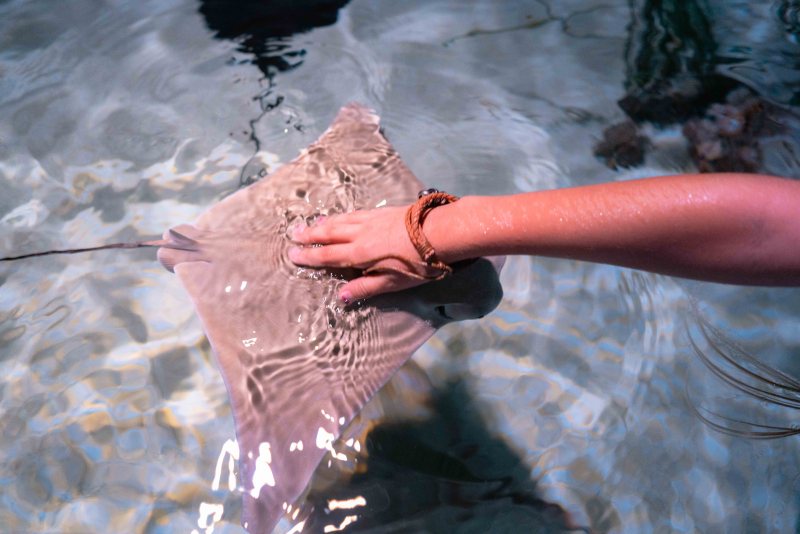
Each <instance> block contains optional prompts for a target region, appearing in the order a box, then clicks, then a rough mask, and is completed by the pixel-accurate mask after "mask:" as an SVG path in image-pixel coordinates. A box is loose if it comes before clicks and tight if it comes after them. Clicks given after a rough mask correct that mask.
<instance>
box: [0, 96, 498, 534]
mask: <svg viewBox="0 0 800 534" xmlns="http://www.w3.org/2000/svg"><path fill="white" fill-rule="evenodd" d="M421 189H423V185H422V183H420V181H419V180H417V178H416V177H415V176H414V175H413V174H412V173H411V171H410V170H409V169H408V168H407V167H406V166H405V164H404V163H403V162H402V161H401V160H400V158H399V156H398V154H397V152H396V151H395V150H394V149H393V148H392V146H391V145H390V144H389V142H388V141H387V140H386V138H385V137H384V135H383V133H382V130H381V129H380V124H379V118H378V116H377V115H376V114H375V113H374V112H372V111H371V110H369V109H367V108H365V107H363V106H360V105H357V104H350V105H348V106H346V107H344V108H342V109H341V110H340V112H339V114H338V115H337V117H336V119H335V120H334V122H333V124H332V125H331V126H330V127H329V128H328V130H326V131H325V132H324V133H323V135H322V136H321V137H320V138H319V139H318V140H317V141H316V142H314V143H313V144H312V145H310V146H309V147H308V148H306V149H305V150H303V151H302V152H301V154H300V155H299V156H298V157H297V158H296V159H295V160H293V161H292V162H290V163H288V164H286V165H284V166H282V167H280V168H279V169H277V170H276V171H275V172H274V173H272V174H271V175H270V176H268V177H266V178H264V179H263V180H261V181H259V182H257V183H255V184H252V185H250V186H248V187H246V188H244V189H241V190H239V191H237V192H236V193H234V194H232V195H230V196H228V197H227V198H225V199H223V200H222V201H220V202H218V203H217V204H215V205H214V206H212V207H211V208H210V209H208V210H207V211H206V212H204V213H203V214H202V215H200V217H199V218H198V219H197V220H196V221H195V222H194V223H193V224H184V225H180V226H177V227H175V228H172V229H169V230H167V231H166V232H165V233H164V235H163V239H162V240H157V241H146V242H140V243H117V244H112V245H103V246H101V247H92V248H89V249H71V250H60V251H48V252H46V253H34V254H27V255H23V256H17V257H16V259H19V258H23V257H30V256H36V255H42V254H47V253H71V252H76V251H86V250H94V249H99V248H136V247H142V246H157V247H160V248H159V250H158V259H159V260H160V261H161V263H162V264H163V265H164V266H165V267H166V268H167V269H169V270H170V271H173V272H174V273H175V274H176V275H177V276H178V278H179V280H180V282H181V284H182V285H183V286H184V288H185V289H186V291H187V292H188V294H189V297H190V299H191V301H192V304H193V305H194V307H195V309H196V311H197V313H198V315H199V317H200V320H201V322H202V325H203V329H204V331H205V333H206V335H207V337H208V339H209V341H210V343H211V346H212V348H213V351H214V353H215V356H216V359H217V363H218V366H219V368H220V370H221V373H222V375H223V379H224V381H225V385H226V388H227V391H228V396H229V399H230V403H231V406H232V410H233V416H234V420H235V428H236V437H237V444H238V458H239V485H240V486H239V489H240V490H241V491H242V498H243V512H242V523H243V525H244V527H245V528H246V529H247V530H249V531H250V532H258V533H263V532H271V531H272V529H273V528H274V526H275V525H276V524H277V522H278V521H279V520H280V518H281V517H282V516H283V515H284V514H285V513H286V511H287V510H291V509H292V507H291V505H292V504H294V503H295V502H296V501H297V500H298V499H299V498H300V496H301V495H302V493H303V491H304V490H305V489H306V486H307V485H308V483H309V481H310V479H311V476H312V474H313V472H314V470H315V469H316V467H317V465H318V464H319V463H320V462H321V460H322V459H323V458H324V456H325V455H326V454H330V455H331V457H332V458H334V459H335V458H338V457H340V455H341V452H339V451H336V450H335V448H334V447H335V444H336V440H337V439H338V438H339V436H340V434H341V432H342V430H343V429H344V427H345V426H347V424H348V423H349V422H350V421H351V420H352V419H353V417H354V416H355V415H356V414H357V413H358V412H359V411H360V409H361V408H362V407H363V406H364V405H365V404H366V403H367V401H369V400H370V398H371V397H372V396H373V395H375V394H376V392H377V391H378V390H379V389H380V388H381V387H382V386H383V385H384V384H385V383H386V382H387V381H388V380H389V378H391V376H392V375H393V374H394V373H395V371H397V370H398V369H399V368H400V366H402V365H403V363H405V362H406V360H408V359H409V358H410V357H411V355H412V354H413V353H414V352H415V351H416V350H417V349H418V348H419V347H420V346H421V345H422V344H423V343H424V342H425V341H426V340H427V339H428V338H429V337H430V336H431V335H432V334H433V333H434V332H435V330H436V329H437V328H439V327H441V326H442V325H444V324H446V323H449V322H452V321H454V320H461V319H469V318H478V317H482V316H483V315H485V314H486V313H488V312H490V311H491V310H492V309H494V308H495V307H496V306H497V304H498V303H499V301H500V299H501V297H502V288H501V286H500V283H499V279H498V276H499V271H500V269H501V267H502V263H503V260H502V259H501V258H488V259H487V258H479V259H477V260H474V261H471V262H465V263H463V264H460V265H458V266H456V269H455V272H454V273H453V275H451V276H449V277H447V278H445V279H443V280H440V281H436V282H431V283H428V284H424V285H422V286H418V287H416V288H413V289H410V290H406V291H402V292H398V293H391V294H386V295H383V296H380V297H376V298H373V299H370V300H369V301H366V302H361V303H357V304H356V305H351V306H343V305H342V304H341V303H339V302H338V301H337V299H336V287H337V285H338V284H341V283H342V282H341V280H343V279H347V278H349V277H352V276H354V275H357V274H358V273H355V272H349V271H339V272H327V271H321V270H314V269H305V268H299V267H297V266H295V265H293V264H292V263H291V262H290V261H289V260H288V257H287V251H288V249H289V247H290V246H291V244H292V243H291V239H290V237H289V234H290V233H291V229H292V228H293V226H294V225H296V224H309V223H313V221H314V220H315V218H316V217H318V216H321V215H329V214H331V213H337V212H345V211H350V210H353V209H366V208H374V207H380V206H384V205H405V204H409V203H411V202H413V201H414V200H415V199H416V196H417V192H418V191H420V190H421ZM6 259H10V258H6Z"/></svg>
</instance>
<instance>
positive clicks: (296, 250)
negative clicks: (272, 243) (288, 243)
mask: <svg viewBox="0 0 800 534" xmlns="http://www.w3.org/2000/svg"><path fill="white" fill-rule="evenodd" d="M298 254H300V247H290V248H289V259H290V260H292V261H293V262H295V263H296V262H297V259H298V258H297V255H298Z"/></svg>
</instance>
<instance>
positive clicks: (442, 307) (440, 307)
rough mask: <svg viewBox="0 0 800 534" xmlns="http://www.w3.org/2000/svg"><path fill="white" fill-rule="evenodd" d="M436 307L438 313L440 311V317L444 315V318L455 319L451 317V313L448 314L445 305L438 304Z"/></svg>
mask: <svg viewBox="0 0 800 534" xmlns="http://www.w3.org/2000/svg"><path fill="white" fill-rule="evenodd" d="M435 309H436V313H438V314H439V317H443V318H445V319H449V320H451V321H452V320H453V318H452V317H450V316H449V315H447V311H446V310H445V307H444V306H436V308H435Z"/></svg>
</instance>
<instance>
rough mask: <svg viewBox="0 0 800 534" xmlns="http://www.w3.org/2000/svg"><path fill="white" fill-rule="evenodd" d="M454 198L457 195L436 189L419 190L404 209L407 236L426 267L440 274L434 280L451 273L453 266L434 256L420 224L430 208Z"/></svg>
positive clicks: (434, 252) (456, 198)
mask: <svg viewBox="0 0 800 534" xmlns="http://www.w3.org/2000/svg"><path fill="white" fill-rule="evenodd" d="M456 200H458V197H457V196H455V195H450V194H448V193H444V192H442V191H439V190H438V189H433V188H431V189H425V190H424V191H420V192H419V195H418V200H417V201H416V202H415V203H414V204H412V205H411V206H409V208H408V211H406V231H407V232H408V237H409V239H411V243H412V244H413V245H414V248H415V249H417V252H418V253H419V256H420V258H422V260H423V261H424V262H425V263H426V264H427V265H428V267H432V268H434V269H438V270H439V271H440V274H439V275H438V276H436V277H435V278H434V279H435V280H441V279H442V278H444V277H445V276H447V275H448V274H452V273H453V268H452V267H450V266H449V265H447V264H446V263H445V262H443V261H442V260H440V259H439V258H438V257H437V256H436V251H435V250H434V249H433V245H431V243H430V241H428V238H426V237H425V234H424V233H423V232H422V225H423V223H424V222H425V218H426V217H427V216H428V213H430V212H431V210H433V209H434V208H438V207H439V206H444V205H446V204H451V203H453V202H455V201H456Z"/></svg>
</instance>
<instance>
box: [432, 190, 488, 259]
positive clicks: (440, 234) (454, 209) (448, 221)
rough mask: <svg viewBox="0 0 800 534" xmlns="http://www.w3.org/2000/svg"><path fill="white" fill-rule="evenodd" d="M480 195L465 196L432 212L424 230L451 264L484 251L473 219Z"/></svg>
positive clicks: (435, 247)
mask: <svg viewBox="0 0 800 534" xmlns="http://www.w3.org/2000/svg"><path fill="white" fill-rule="evenodd" d="M479 198H480V197H469V196H468V197H462V198H461V199H459V200H458V201H456V202H453V203H452V204H447V205H445V206H439V207H437V208H435V209H433V210H431V211H430V212H429V213H428V216H427V217H426V219H425V224H424V225H423V228H422V230H423V232H424V233H425V236H426V237H427V238H428V241H429V242H430V244H431V245H432V246H433V248H434V250H435V251H436V255H437V257H438V258H439V259H441V260H442V261H443V262H445V263H448V264H449V263H453V262H457V261H461V260H466V259H470V258H476V257H478V256H480V255H481V253H480V246H479V245H480V244H479V242H478V240H477V239H476V236H475V235H472V234H474V233H475V232H474V228H472V227H473V226H474V221H472V220H470V217H473V216H474V215H475V214H476V213H477V211H476V208H477V205H478V202H477V201H478V200H479ZM471 214H472V215H471Z"/></svg>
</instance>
